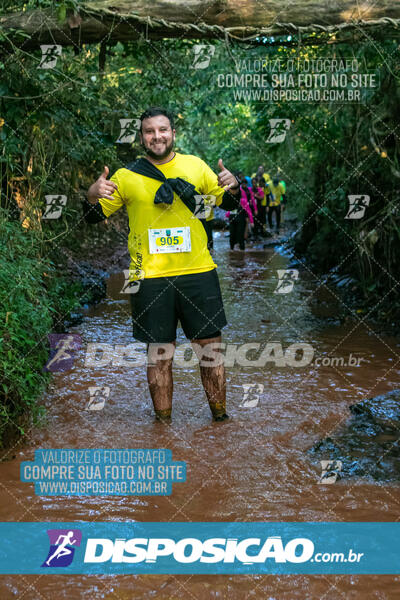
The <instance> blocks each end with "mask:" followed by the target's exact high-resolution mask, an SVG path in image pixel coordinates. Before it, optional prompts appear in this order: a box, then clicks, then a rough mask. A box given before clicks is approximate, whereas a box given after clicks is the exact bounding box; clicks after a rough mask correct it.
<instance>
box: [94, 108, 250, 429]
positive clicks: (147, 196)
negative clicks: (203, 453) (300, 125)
mask: <svg viewBox="0 0 400 600" xmlns="http://www.w3.org/2000/svg"><path fill="white" fill-rule="evenodd" d="M140 120H141V129H140V141H141V144H142V147H143V149H144V151H145V158H141V159H139V160H138V161H136V162H135V163H133V165H130V166H129V168H123V169H118V170H117V171H116V173H115V174H114V175H113V176H112V177H111V179H110V180H107V175H108V167H105V168H104V171H103V173H102V175H101V176H100V177H99V179H98V180H97V181H96V182H95V183H94V184H93V185H92V186H91V187H90V189H89V192H88V198H87V200H86V202H85V207H84V214H85V219H86V220H87V221H88V222H93V223H94V222H97V221H100V220H103V219H105V218H107V217H109V216H110V215H111V214H112V213H114V212H115V211H116V210H118V209H119V208H121V207H122V206H124V205H125V207H126V210H127V213H128V218H129V228H130V233H129V238H128V248H129V252H130V255H131V265H130V273H131V277H130V279H132V281H137V282H138V290H137V292H136V293H134V294H131V295H130V298H131V308H132V323H133V336H134V337H135V338H136V339H138V340H139V341H142V342H145V343H147V348H148V366H147V380H148V383H149V388H150V394H151V397H152V400H153V405H154V410H155V414H156V417H157V419H158V420H163V421H169V420H170V418H171V411H172V391H173V383H172V361H173V354H174V350H175V344H176V342H175V340H176V327H177V323H178V320H179V321H180V323H181V325H182V329H183V331H184V333H185V335H186V337H187V338H189V339H190V340H191V342H192V344H193V347H194V350H195V352H196V354H197V356H198V358H199V363H200V373H201V379H202V383H203V387H204V390H205V392H206V395H207V399H208V403H209V406H210V409H211V412H212V415H213V417H214V419H215V420H217V421H222V420H225V419H226V418H228V415H227V414H226V394H225V390H226V381H225V369H224V364H223V356H222V354H221V353H220V351H214V352H215V353H214V356H212V357H211V356H210V353H209V352H208V350H207V349H210V347H211V346H210V345H211V344H213V345H214V348H215V347H216V345H217V344H220V342H221V329H222V327H224V326H225V325H226V317H225V312H224V307H223V303H222V297H221V291H220V286H219V281H218V276H217V272H216V266H217V265H216V264H215V263H214V261H213V259H212V257H211V255H210V252H209V250H208V248H207V234H206V231H205V229H204V226H203V224H202V222H201V218H204V217H205V216H207V215H204V212H205V211H204V204H209V205H211V206H213V205H216V206H221V208H224V209H227V210H229V209H233V208H236V207H237V205H238V202H239V201H240V195H239V184H238V182H237V180H236V178H235V177H234V175H233V174H232V173H231V172H230V171H228V169H226V168H225V167H224V165H223V163H222V159H220V160H219V161H218V166H219V169H220V173H219V174H218V176H217V175H215V173H214V172H213V171H212V170H211V169H210V167H209V166H208V165H207V164H206V163H205V162H204V161H202V160H201V159H200V158H198V157H196V156H191V155H184V154H180V153H176V152H174V150H173V147H174V142H175V129H174V123H173V117H172V115H171V114H170V113H169V112H168V111H166V110H165V109H162V108H150V109H148V110H147V111H145V112H144V113H143V114H142V116H141V117H140ZM160 182H161V184H160ZM199 208H200V210H198V209H199Z"/></svg>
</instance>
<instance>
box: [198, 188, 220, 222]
mask: <svg viewBox="0 0 400 600" xmlns="http://www.w3.org/2000/svg"><path fill="white" fill-rule="evenodd" d="M194 199H195V201H196V208H195V209H194V213H193V216H194V217H197V218H198V219H208V217H209V216H210V214H211V209H212V208H213V206H215V203H216V199H217V197H216V196H213V195H212V194H208V195H195V197H194Z"/></svg>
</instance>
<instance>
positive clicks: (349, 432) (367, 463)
mask: <svg viewBox="0 0 400 600" xmlns="http://www.w3.org/2000/svg"><path fill="white" fill-rule="evenodd" d="M349 409H350V412H351V414H352V416H351V417H350V419H349V420H348V421H347V422H346V424H345V425H344V426H342V427H340V428H339V429H338V430H337V431H336V432H335V433H334V434H333V435H331V436H330V437H327V438H324V439H322V440H320V441H319V442H317V443H316V444H314V446H313V447H312V448H311V449H310V450H309V452H310V454H311V455H312V456H314V457H318V458H320V459H321V460H332V461H341V462H342V468H341V472H340V477H341V478H350V477H365V478H368V479H373V480H376V481H400V390H393V391H391V392H388V393H387V394H384V395H382V396H377V397H376V398H369V399H366V400H362V401H361V402H358V403H357V404H353V405H352V406H350V407H349Z"/></svg>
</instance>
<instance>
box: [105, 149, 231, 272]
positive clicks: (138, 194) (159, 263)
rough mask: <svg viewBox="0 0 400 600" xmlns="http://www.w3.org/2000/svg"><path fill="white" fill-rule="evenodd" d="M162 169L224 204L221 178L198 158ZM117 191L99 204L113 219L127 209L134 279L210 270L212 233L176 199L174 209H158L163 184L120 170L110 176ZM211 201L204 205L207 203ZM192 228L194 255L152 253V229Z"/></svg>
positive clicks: (179, 158) (185, 157) (181, 158)
mask: <svg viewBox="0 0 400 600" xmlns="http://www.w3.org/2000/svg"><path fill="white" fill-rule="evenodd" d="M157 168H158V169H159V170H160V171H162V172H163V173H164V175H165V176H166V177H167V178H169V177H182V179H185V180H186V181H188V182H189V183H192V184H193V185H194V186H195V188H196V190H197V191H198V192H199V194H201V195H212V196H215V198H216V202H215V204H216V206H218V205H219V204H221V202H222V196H223V194H224V189H223V188H221V187H219V185H218V178H217V175H216V174H215V173H214V172H213V171H212V170H211V169H210V167H209V166H208V165H207V164H206V163H205V162H204V161H203V160H201V158H198V157H197V156H192V155H189V154H179V153H176V154H175V156H174V158H173V159H172V160H170V161H169V162H167V163H165V164H163V165H157ZM111 181H114V182H115V183H116V184H117V186H118V190H117V191H115V192H114V193H113V199H112V200H109V199H108V198H101V199H100V200H99V202H100V204H101V206H102V209H103V212H104V214H105V215H106V216H107V217H109V216H110V215H111V214H112V213H114V212H115V211H116V210H118V209H119V208H121V207H122V206H123V205H125V206H126V210H127V213H128V218H129V230H130V232H129V237H128V249H129V253H130V255H131V264H130V271H131V272H130V277H129V279H130V280H131V281H132V280H137V279H144V278H146V279H147V278H151V277H167V276H168V277H171V276H174V275H184V274H186V275H187V274H189V273H203V272H205V271H211V270H212V269H214V268H215V267H216V266H217V265H216V264H215V263H214V261H213V259H212V257H211V254H210V252H209V250H208V248H207V234H206V232H205V229H204V226H203V224H202V223H201V221H200V220H199V218H198V217H197V216H194V214H193V213H192V212H191V211H190V210H189V209H188V208H187V206H186V205H185V204H184V203H183V202H182V200H181V199H180V198H179V196H177V195H176V194H174V200H173V203H172V204H171V205H167V204H163V203H162V204H154V196H155V194H156V192H157V190H158V188H159V187H160V185H162V182H161V181H157V180H156V179H151V178H150V177H145V176H144V175H139V174H138V173H133V172H132V171H130V170H129V169H118V171H116V173H114V175H113V176H112V177H111ZM207 201H208V199H206V200H205V202H206V203H207ZM174 227H179V228H182V227H190V245H191V250H190V251H186V252H172V253H162V254H154V253H150V242H149V229H154V230H159V229H167V228H174Z"/></svg>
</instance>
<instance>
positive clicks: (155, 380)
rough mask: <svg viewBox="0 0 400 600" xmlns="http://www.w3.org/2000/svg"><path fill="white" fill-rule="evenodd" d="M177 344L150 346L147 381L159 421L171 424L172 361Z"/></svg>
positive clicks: (148, 347) (148, 349)
mask: <svg viewBox="0 0 400 600" xmlns="http://www.w3.org/2000/svg"><path fill="white" fill-rule="evenodd" d="M174 352H175V342H172V343H171V344H148V346H147V361H148V363H147V381H148V384H149V389H150V395H151V399H152V401H153V406H154V412H155V415H156V419H157V420H158V421H163V422H166V423H169V422H170V421H171V413H172V392H173V379H172V361H173V359H174Z"/></svg>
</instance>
